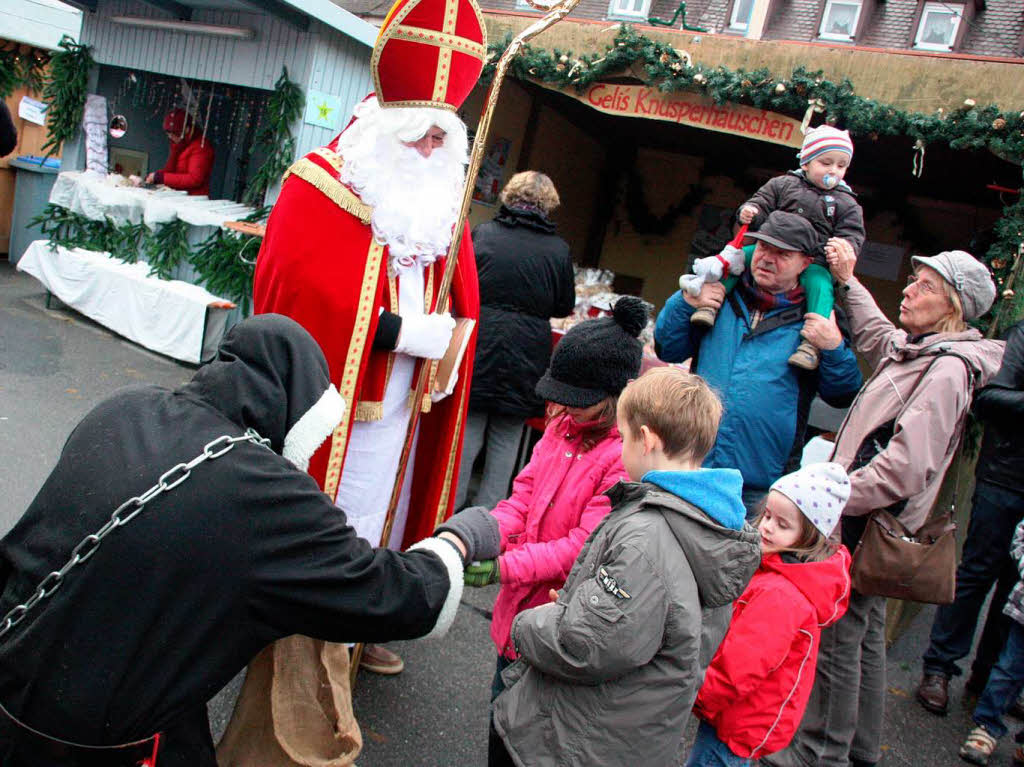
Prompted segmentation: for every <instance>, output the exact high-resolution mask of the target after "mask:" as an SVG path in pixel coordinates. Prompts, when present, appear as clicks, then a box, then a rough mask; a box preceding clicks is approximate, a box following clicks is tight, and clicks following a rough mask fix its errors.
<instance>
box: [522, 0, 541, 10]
mask: <svg viewBox="0 0 1024 767" xmlns="http://www.w3.org/2000/svg"><path fill="white" fill-rule="evenodd" d="M516 10H517V11H529V12H530V13H542V11H541V10H540V8H534V7H533V6H532V5H530V4H529V3H528V2H526V0H516Z"/></svg>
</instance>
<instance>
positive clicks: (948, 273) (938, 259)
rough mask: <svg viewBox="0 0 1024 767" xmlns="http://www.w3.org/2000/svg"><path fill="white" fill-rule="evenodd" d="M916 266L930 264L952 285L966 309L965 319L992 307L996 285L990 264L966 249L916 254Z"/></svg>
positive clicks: (914, 260) (974, 317)
mask: <svg viewBox="0 0 1024 767" xmlns="http://www.w3.org/2000/svg"><path fill="white" fill-rule="evenodd" d="M910 261H911V263H913V264H914V265H915V266H916V265H918V264H920V265H922V266H930V267H931V268H932V269H934V270H935V271H936V272H938V273H939V276H940V277H942V279H944V280H945V281H946V282H948V283H949V284H950V285H952V286H953V290H955V291H956V294H957V295H958V296H959V297H960V304H961V305H962V306H963V308H964V319H965V320H973V319H977V318H978V317H980V316H981V315H983V314H984V313H985V312H987V311H988V310H989V309H991V308H992V302H993V301H995V300H996V284H995V283H994V282H993V281H992V274H991V273H990V272H989V270H988V267H987V266H985V265H984V264H983V263H981V261H979V260H978V259H976V258H975V257H974V256H972V255H971V254H970V253H967V252H966V251H963V250H944V251H942V252H941V253H939V254H938V255H935V256H914V257H913V258H912V259H910Z"/></svg>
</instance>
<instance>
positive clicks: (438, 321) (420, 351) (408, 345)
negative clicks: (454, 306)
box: [395, 314, 455, 360]
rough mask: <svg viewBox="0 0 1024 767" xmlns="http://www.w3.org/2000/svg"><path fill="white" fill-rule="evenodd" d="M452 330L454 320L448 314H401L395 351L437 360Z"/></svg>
mask: <svg viewBox="0 0 1024 767" xmlns="http://www.w3.org/2000/svg"><path fill="white" fill-rule="evenodd" d="M453 330H455V320H453V319H452V316H451V315H450V314H403V315H402V329H401V331H399V333H398V343H397V344H395V351H396V352H399V353H401V354H408V355H410V356H412V357H424V358H426V359H429V360H439V359H441V357H443V356H444V353H445V352H446V351H447V350H448V344H449V343H451V340H452V331H453Z"/></svg>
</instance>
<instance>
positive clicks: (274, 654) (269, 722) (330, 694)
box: [217, 636, 363, 767]
mask: <svg viewBox="0 0 1024 767" xmlns="http://www.w3.org/2000/svg"><path fill="white" fill-rule="evenodd" d="M348 670H349V650H348V647H347V646H346V645H343V644H333V643H331V642H322V641H320V640H316V639H310V638H308V637H304V636H291V637H288V638H286V639H282V640H280V641H278V642H275V643H274V644H273V645H272V646H271V647H268V648H267V649H265V650H264V651H263V652H261V653H260V654H259V655H257V656H256V657H255V658H254V659H253V660H252V662H251V663H250V664H249V670H248V672H247V673H246V677H245V684H244V685H243V686H242V692H241V693H240V694H239V696H238V702H237V703H236V704H235V711H234V713H233V714H232V716H231V721H230V722H229V723H228V727H227V730H226V731H225V733H224V737H223V738H222V739H221V741H220V744H219V745H218V746H217V763H218V764H219V765H220V767H350V765H352V764H354V762H355V759H356V757H357V756H358V755H359V752H360V750H361V749H362V747H363V737H362V734H361V733H360V732H359V725H358V724H357V723H356V719H355V716H354V715H353V713H352V693H351V689H350V687H349V676H348Z"/></svg>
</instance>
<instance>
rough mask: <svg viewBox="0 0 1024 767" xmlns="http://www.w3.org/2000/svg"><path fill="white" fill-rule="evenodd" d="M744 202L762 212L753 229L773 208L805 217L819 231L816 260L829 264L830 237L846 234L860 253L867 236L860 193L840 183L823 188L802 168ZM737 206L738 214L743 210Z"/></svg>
mask: <svg viewBox="0 0 1024 767" xmlns="http://www.w3.org/2000/svg"><path fill="white" fill-rule="evenodd" d="M743 205H756V206H757V208H758V214H757V215H756V216H754V219H753V220H752V221H751V222H750V231H752V232H756V231H757V230H758V229H760V228H761V226H762V225H763V224H764V222H765V221H767V220H768V214H769V213H771V212H772V211H773V210H784V211H786V212H787V213H796V214H798V215H801V216H803V217H804V218H806V219H807V220H808V221H810V222H811V224H812V225H813V226H814V230H815V231H816V232H817V233H818V240H819V248H818V251H817V252H815V253H813V254H811V255H813V256H814V258H815V261H816V262H817V263H820V264H822V265H824V264H825V243H826V242H827V241H828V239H829V237H842V238H843V239H845V240H847V241H848V242H849V243H850V244H851V245H853V251H854V253H857V254H858V255H859V254H860V249H861V248H862V247H863V246H864V240H865V239H866V237H867V235H866V233H865V231H864V211H863V210H862V209H861V207H860V203H858V202H857V195H856V194H854V191H853V190H852V189H850V187H849V186H847V185H846V183H845V182H840V184H839V186H837V187H836V188H835V189H821V188H819V187H817V186H815V185H814V184H812V183H811V182H810V181H808V180H807V179H806V178H805V176H804V172H803V171H802V170H791V171H789V172H788V173H785V174H783V175H781V176H775V178H771V179H769V180H768V182H767V183H765V185H764V186H762V187H761V188H760V189H758V190H757V191H756V192H755V193H754V196H753V197H751V198H750V199H749V200H747V201H746V202H745V203H743ZM743 205H740V207H739V208H737V213H738V212H739V211H740V210H742V209H743Z"/></svg>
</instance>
